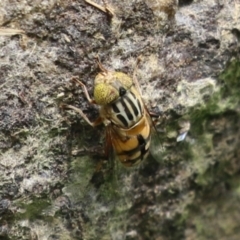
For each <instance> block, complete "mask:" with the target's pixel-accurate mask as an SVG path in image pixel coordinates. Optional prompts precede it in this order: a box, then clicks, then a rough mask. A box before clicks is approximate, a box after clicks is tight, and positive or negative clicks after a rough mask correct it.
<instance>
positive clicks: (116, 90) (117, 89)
mask: <svg viewBox="0 0 240 240" xmlns="http://www.w3.org/2000/svg"><path fill="white" fill-rule="evenodd" d="M132 84H133V81H132V78H130V77H129V76H128V75H127V74H125V73H122V72H109V71H106V72H101V73H99V74H98V75H97V76H96V78H95V81H94V99H95V102H96V103H97V104H98V105H107V104H110V103H112V102H114V101H116V100H117V99H118V98H119V97H121V96H122V95H124V94H125V92H126V91H128V90H129V89H130V88H131V86H132Z"/></svg>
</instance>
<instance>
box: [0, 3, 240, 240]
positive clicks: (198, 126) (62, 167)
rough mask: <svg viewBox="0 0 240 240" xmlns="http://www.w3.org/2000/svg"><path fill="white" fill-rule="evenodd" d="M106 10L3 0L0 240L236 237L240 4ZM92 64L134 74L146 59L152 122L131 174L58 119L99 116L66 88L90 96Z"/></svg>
mask: <svg viewBox="0 0 240 240" xmlns="http://www.w3.org/2000/svg"><path fill="white" fill-rule="evenodd" d="M98 3H99V4H102V3H101V2H98ZM109 4H110V6H111V8H112V9H113V10H114V12H115V15H114V17H113V18H110V17H109V16H108V15H107V14H105V13H103V12H101V11H99V10H97V9H96V8H94V7H92V6H90V5H89V4H87V3H85V1H60V0H52V1H51V0H46V1H37V0H33V1H14V0H13V1H7V0H1V3H0V25H1V29H0V58H1V61H0V89H1V95H0V186H1V187H0V213H1V218H0V238H2V239H33V240H35V239H41V240H45V239H48V240H53V239H55V240H56V239H62V240H67V239H86V240H89V239H104V240H106V239H114V240H118V239H121V240H122V239H137V240H143V239H144V240H146V239H156V240H160V239H161V240H165V239H166V240H167V239H178V240H179V239H188V240H191V239H194V240H195V239H211V240H213V239H217V240H225V239H228V240H234V239H236V240H237V239H239V237H240V232H239V229H240V226H239V222H240V219H239V218H240V215H239V214H238V213H239V183H240V179H239V171H240V164H239V158H240V150H239V145H240V129H239V126H240V120H239V111H240V106H239V96H240V84H239V81H240V80H239V79H240V70H239V69H240V62H239V39H240V37H239V32H240V3H239V2H238V1H234V0H225V1H221V0H210V1H209V0H201V1H197V0H196V1H183V0H182V1H179V5H178V6H177V2H176V1H173V0H163V1H152V0H146V1H140V0H136V1H127V0H124V1H115V0H112V1H111V2H110V0H109ZM96 55H99V56H100V59H101V61H102V63H103V64H104V66H105V67H106V68H108V69H110V70H118V71H122V72H125V73H127V74H129V75H130V76H132V74H133V69H134V66H135V63H136V59H137V57H139V56H141V58H142V61H141V62H140V64H139V66H138V68H137V71H136V74H137V78H138V80H139V82H140V85H141V89H142V93H143V98H144V100H145V102H146V105H147V106H148V108H149V109H150V110H152V111H158V112H159V113H160V114H161V116H162V119H161V122H160V123H159V124H158V125H157V126H156V128H157V131H158V133H157V134H156V133H155V134H153V135H154V136H153V142H152V147H151V148H152V157H151V156H150V157H149V159H147V160H146V161H145V162H144V164H143V165H141V166H140V167H138V168H135V169H125V168H123V167H122V166H121V165H120V164H119V163H118V161H117V160H114V159H110V160H108V161H106V159H104V158H102V157H101V156H97V155H100V154H96V152H97V151H96V149H102V148H103V144H104V128H103V127H102V128H101V127H100V128H96V129H92V128H91V127H90V126H88V125H87V124H86V123H85V122H84V121H83V120H82V119H81V118H80V117H79V116H78V115H77V114H76V113H73V112H71V111H65V110H63V109H61V108H60V106H61V103H68V104H72V105H75V106H78V107H80V108H81V109H82V110H83V111H84V112H86V114H87V115H88V116H89V117H90V118H91V119H94V117H96V116H97V110H95V109H96V108H95V107H94V106H89V104H88V102H87V101H86V99H85V98H84V96H83V94H82V91H81V89H80V88H79V87H76V86H75V85H74V84H72V83H71V82H69V80H70V79H71V77H72V76H79V78H80V79H81V80H82V81H83V82H84V83H86V85H87V87H88V88H89V89H90V91H92V88H93V80H94V77H95V76H96V74H97V73H98V71H99V69H98V68H97V65H96V62H95V57H96ZM189 122H190V124H191V128H190V131H189V133H188V135H187V137H186V139H185V140H184V141H183V142H178V143H177V142H176V137H177V136H178V134H179V132H178V130H179V128H181V127H182V126H183V125H187V124H188V123H189ZM155 135H156V136H155ZM101 145H102V146H101ZM90 153H91V154H90ZM101 160H104V161H101ZM102 162H103V163H102ZM100 163H102V164H100ZM99 165H102V166H101V167H99Z"/></svg>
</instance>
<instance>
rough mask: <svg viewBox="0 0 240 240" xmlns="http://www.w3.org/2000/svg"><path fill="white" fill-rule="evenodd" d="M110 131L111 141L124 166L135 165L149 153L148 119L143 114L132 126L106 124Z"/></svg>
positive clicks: (149, 131) (149, 132)
mask: <svg viewBox="0 0 240 240" xmlns="http://www.w3.org/2000/svg"><path fill="white" fill-rule="evenodd" d="M108 127H109V128H111V129H110V132H111V141H112V145H113V148H114V150H115V153H116V155H117V157H118V158H119V160H120V161H121V162H122V164H123V165H125V166H126V167H131V166H133V165H137V164H138V163H139V162H141V161H143V160H144V159H145V158H146V157H147V155H148V153H149V145H150V138H151V128H150V124H149V119H148V118H147V117H146V115H143V116H142V118H141V120H140V121H139V122H138V123H137V124H136V125H134V126H133V127H132V128H129V129H123V128H117V127H116V126H114V125H109V126H108Z"/></svg>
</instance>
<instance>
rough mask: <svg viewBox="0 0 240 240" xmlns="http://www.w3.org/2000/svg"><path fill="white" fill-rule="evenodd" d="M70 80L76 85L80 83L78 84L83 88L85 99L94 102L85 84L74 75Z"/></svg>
mask: <svg viewBox="0 0 240 240" xmlns="http://www.w3.org/2000/svg"><path fill="white" fill-rule="evenodd" d="M71 81H73V82H75V83H77V84H78V85H80V86H81V87H82V90H83V92H84V95H85V97H86V98H87V100H88V102H89V103H90V104H95V101H94V100H93V99H91V98H90V96H89V93H88V90H87V88H86V85H85V84H84V83H82V82H81V81H79V80H78V79H77V78H76V77H73V78H72V79H71Z"/></svg>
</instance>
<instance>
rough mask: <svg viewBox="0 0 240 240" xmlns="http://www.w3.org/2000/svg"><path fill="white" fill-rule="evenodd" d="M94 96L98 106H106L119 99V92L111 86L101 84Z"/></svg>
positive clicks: (98, 85) (96, 88)
mask: <svg viewBox="0 0 240 240" xmlns="http://www.w3.org/2000/svg"><path fill="white" fill-rule="evenodd" d="M93 95H94V100H95V102H96V103H97V104H98V105H106V104H109V103H111V102H113V101H115V100H117V99H118V98H119V91H118V90H117V89H116V88H114V87H113V86H111V85H109V84H106V83H99V84H97V85H96V86H95V87H94V93H93Z"/></svg>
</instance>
